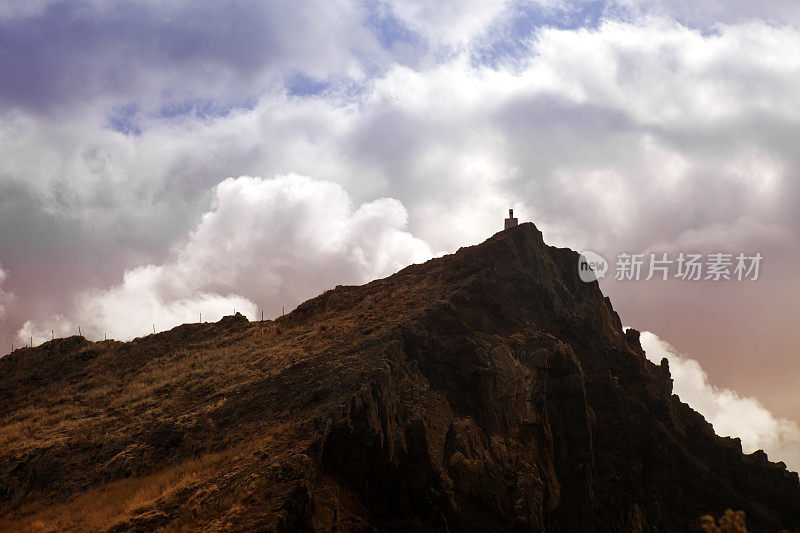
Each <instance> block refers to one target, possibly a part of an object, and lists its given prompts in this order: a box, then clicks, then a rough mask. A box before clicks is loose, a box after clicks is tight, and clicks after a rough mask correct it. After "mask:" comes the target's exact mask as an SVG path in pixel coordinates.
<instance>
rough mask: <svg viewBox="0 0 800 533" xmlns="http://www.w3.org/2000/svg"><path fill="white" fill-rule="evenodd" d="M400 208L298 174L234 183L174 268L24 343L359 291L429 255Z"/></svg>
mask: <svg viewBox="0 0 800 533" xmlns="http://www.w3.org/2000/svg"><path fill="white" fill-rule="evenodd" d="M407 219H408V214H407V212H406V210H405V208H404V207H403V205H402V204H401V203H400V202H398V201H397V200H394V199H391V198H381V199H378V200H374V201H371V202H368V203H364V204H362V205H359V206H358V207H356V208H355V209H354V208H353V205H352V201H351V199H350V197H349V195H348V194H347V193H346V192H345V190H344V189H343V188H342V187H341V186H339V185H337V184H335V183H331V182H326V181H318V180H313V179H311V178H308V177H303V176H298V175H286V176H278V177H275V178H272V179H263V178H253V177H240V178H229V179H227V180H225V181H223V182H222V183H220V184H219V185H217V186H216V187H215V189H214V204H213V208H212V210H211V211H208V212H207V213H205V214H204V215H203V217H202V220H201V222H200V223H199V225H198V226H197V227H196V228H195V230H194V231H193V232H192V233H191V235H190V237H189V239H188V241H187V242H186V243H184V244H183V245H182V246H180V247H178V248H177V249H176V250H175V252H174V254H173V257H172V259H171V260H170V261H167V262H164V263H162V264H158V265H152V264H150V265H146V266H140V267H137V268H134V269H131V270H128V271H126V272H125V274H124V277H123V280H122V282H121V283H119V284H118V285H115V286H113V287H111V288H110V289H107V290H90V291H86V292H84V293H82V294H80V295H79V296H78V297H77V299H76V301H75V302H74V305H73V306H72V309H71V310H70V311H69V312H68V313H65V314H55V315H51V316H49V317H47V318H45V319H42V320H37V321H28V322H26V323H25V324H24V325H23V327H22V328H21V329H20V330H19V332H18V335H17V336H18V338H19V339H23V340H24V339H27V338H29V337H31V336H33V337H34V342H41V341H43V340H46V339H47V338H49V336H50V333H51V330H54V331H55V333H56V334H57V335H69V334H74V333H75V332H76V331H77V326H81V330H82V332H84V333H85V334H86V335H87V336H89V337H94V338H102V337H103V336H104V335H105V334H108V335H109V336H110V337H114V338H119V339H130V338H132V337H136V336H140V335H144V334H147V333H148V332H149V331H151V330H152V328H153V327H154V326H155V328H156V329H157V330H163V329H167V328H170V327H173V326H176V325H178V324H181V323H184V322H195V321H197V320H199V315H200V313H202V314H203V317H204V319H205V320H217V319H219V318H220V316H222V315H224V314H231V313H232V312H233V309H234V308H235V309H237V310H238V311H240V312H242V313H243V314H245V315H247V316H249V317H250V318H251V319H254V318H256V317H257V316H260V315H258V311H259V310H260V309H264V310H265V311H266V316H268V317H270V316H274V315H276V314H279V313H280V311H281V309H282V307H284V306H285V307H286V309H287V310H290V309H291V308H292V307H294V306H295V305H296V304H298V303H299V302H301V301H303V300H305V299H307V298H310V297H312V296H315V295H317V294H319V293H320V292H322V291H323V290H325V289H327V288H330V287H331V286H333V285H336V284H340V283H363V282H365V281H368V280H371V279H375V278H377V277H381V276H385V275H388V274H390V273H393V272H394V271H396V270H398V269H399V268H401V267H403V266H406V265H408V264H410V263H413V262H420V261H424V260H427V259H429V258H430V257H431V255H432V253H431V250H430V248H429V247H428V245H427V244H426V243H424V242H423V241H421V240H420V239H417V238H415V237H414V236H412V235H411V234H409V233H408V232H406V231H404V230H403V228H404V226H405V225H406V223H407Z"/></svg>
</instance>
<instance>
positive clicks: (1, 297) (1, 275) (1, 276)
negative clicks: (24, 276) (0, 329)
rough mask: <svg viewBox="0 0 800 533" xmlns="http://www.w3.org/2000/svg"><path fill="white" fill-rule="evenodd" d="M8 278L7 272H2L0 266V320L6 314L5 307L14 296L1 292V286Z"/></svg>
mask: <svg viewBox="0 0 800 533" xmlns="http://www.w3.org/2000/svg"><path fill="white" fill-rule="evenodd" d="M7 277H8V272H6V271H5V270H3V268H2V266H0V318H3V316H4V315H5V314H6V307H7V306H8V304H10V303H11V302H12V301H13V300H14V294H13V293H9V292H5V291H4V290H3V284H4V283H5V281H6V278H7Z"/></svg>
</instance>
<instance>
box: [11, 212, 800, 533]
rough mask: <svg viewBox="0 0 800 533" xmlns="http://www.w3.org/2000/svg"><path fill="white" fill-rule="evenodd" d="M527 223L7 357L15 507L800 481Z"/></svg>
mask: <svg viewBox="0 0 800 533" xmlns="http://www.w3.org/2000/svg"><path fill="white" fill-rule="evenodd" d="M577 261H578V255H577V254H576V253H575V252H573V251H571V250H568V249H559V248H552V247H549V246H547V245H545V244H544V243H543V242H542V238H541V233H540V232H539V231H538V230H537V229H536V228H535V227H534V226H533V225H532V224H522V225H520V226H517V227H515V228H511V229H509V230H506V231H503V232H501V233H498V234H497V235H495V236H494V237H492V238H491V239H489V240H487V241H486V242H484V243H483V244H480V245H478V246H473V247H470V248H464V249H461V250H459V251H458V252H457V253H456V254H453V255H449V256H445V257H442V258H438V259H434V260H431V261H429V262H427V263H425V264H422V265H413V266H411V267H408V268H406V269H404V270H402V271H400V272H398V273H397V274H395V275H393V276H391V277H389V278H386V279H383V280H377V281H374V282H372V283H369V284H367V285H364V286H359V287H337V288H336V289H335V290H331V291H328V292H326V293H324V294H322V295H321V296H319V297H317V298H315V299H312V300H309V301H308V302H305V303H304V304H302V305H300V306H299V307H298V308H297V309H296V310H295V311H294V312H293V313H291V314H289V315H287V316H286V317H282V318H281V319H278V320H277V321H274V322H273V321H269V322H253V323H250V322H247V320H246V319H244V318H242V317H228V318H226V319H223V321H221V322H219V323H216V324H193V325H189V324H187V325H184V326H180V327H178V328H175V329H174V330H172V331H169V332H165V333H162V334H158V335H151V336H148V337H145V338H142V339H137V340H135V341H133V342H130V343H118V342H113V341H107V342H99V343H91V342H88V341H86V340H84V339H82V338H78V337H73V338H69V339H57V340H56V341H53V342H49V343H46V344H45V345H43V346H41V347H38V348H35V349H23V350H17V351H16V352H14V353H13V354H11V355H10V356H7V357H5V358H3V359H0V424H2V433H0V443H1V444H2V447H0V527H5V528H18V527H28V528H31V529H36V528H43V529H47V528H54V529H69V528H73V529H84V528H87V527H92V528H96V529H101V530H103V529H105V530H119V531H123V530H129V529H137V528H139V529H151V528H154V527H159V526H168V525H169V526H173V527H188V528H197V527H202V528H203V529H206V530H251V529H261V530H286V531H289V530H292V531H294V530H320V531H332V530H338V531H342V530H344V531H359V530H361V531H372V530H436V531H500V530H519V531H568V532H572V531H581V532H590V531H626V532H627V531H686V530H691V529H692V528H694V527H697V525H698V524H699V522H698V517H700V516H701V515H703V514H706V513H713V514H719V513H721V511H723V510H724V509H726V508H729V507H730V508H735V509H743V510H744V511H746V513H747V516H748V525H749V526H750V528H751V530H754V531H778V530H780V529H782V528H787V529H788V528H794V527H797V526H798V524H799V523H800V484H799V483H798V476H797V474H796V473H794V472H789V471H787V470H786V468H785V466H784V465H783V464H782V463H777V464H776V463H770V462H769V461H768V460H767V458H766V456H765V455H764V454H763V452H756V453H754V454H750V455H743V454H742V450H741V444H740V442H739V441H738V439H729V438H720V437H717V436H716V435H715V434H714V433H713V430H712V428H711V426H710V425H709V424H708V423H707V422H706V421H705V420H704V419H703V418H702V417H701V416H700V415H698V414H697V413H695V412H694V411H692V410H691V409H690V408H689V407H688V406H687V405H685V404H683V403H682V402H681V401H680V400H679V399H678V398H677V397H676V396H674V395H672V393H671V391H672V384H671V379H670V374H669V368H668V367H667V364H666V361H664V362H662V364H661V365H660V366H657V365H654V364H652V363H650V362H649V361H647V359H646V358H645V357H644V353H643V352H642V348H641V346H640V344H639V339H638V333H637V332H636V331H634V330H629V331H628V332H627V333H626V332H623V331H622V328H621V324H620V321H619V318H618V316H617V315H616V313H615V312H614V310H613V309H612V306H611V303H610V302H609V300H608V299H607V298H604V297H603V295H602V293H601V292H600V290H599V288H598V286H597V283H588V284H587V283H583V282H581V281H580V279H579V278H578V276H577Z"/></svg>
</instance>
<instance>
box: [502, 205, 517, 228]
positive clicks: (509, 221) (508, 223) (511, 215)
mask: <svg viewBox="0 0 800 533" xmlns="http://www.w3.org/2000/svg"><path fill="white" fill-rule="evenodd" d="M516 225H517V219H516V218H514V210H513V209H509V210H508V218H507V219H506V227H505V228H503V229H508V228H513V227H514V226H516Z"/></svg>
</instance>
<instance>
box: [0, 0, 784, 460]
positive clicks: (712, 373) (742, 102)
mask: <svg viewBox="0 0 800 533" xmlns="http://www.w3.org/2000/svg"><path fill="white" fill-rule="evenodd" d="M0 73H2V74H0V346H2V347H4V348H0V353H7V352H8V351H9V350H10V348H11V345H12V344H14V345H15V346H20V345H24V344H26V343H30V342H31V339H32V340H33V342H34V344H38V343H41V342H43V341H45V340H47V339H49V338H51V336H52V335H54V334H55V335H57V336H66V335H71V334H75V333H77V328H78V327H79V326H80V327H81V331H82V333H83V334H84V335H85V336H87V337H88V338H90V339H102V338H103V337H104V336H106V335H107V336H108V337H109V338H118V339H123V340H124V339H130V338H134V337H137V336H142V335H145V334H147V333H148V332H151V331H152V330H153V329H154V328H155V329H156V330H159V331H160V330H164V329H169V328H171V327H173V326H175V325H177V324H180V323H183V322H194V321H197V320H199V316H200V313H202V314H203V319H204V320H217V319H219V318H220V317H221V316H222V315H224V314H230V313H232V312H233V310H234V309H236V310H238V311H240V312H243V313H245V314H246V315H247V316H249V317H250V318H251V319H253V318H259V317H260V313H261V312H262V311H263V312H264V314H265V317H268V318H271V317H275V316H277V315H279V314H280V313H281V312H282V309H286V310H287V311H288V310H290V309H292V308H294V306H295V305H297V304H298V303H300V302H301V301H304V300H306V299H308V298H310V297H313V296H315V295H317V294H319V293H320V292H322V291H323V290H325V289H327V288H331V287H333V286H335V285H337V284H352V283H363V282H366V281H369V280H371V279H375V278H377V277H383V276H386V275H389V274H391V273H393V272H394V271H396V270H398V269H399V268H401V267H403V266H405V265H408V264H410V263H413V262H421V261H424V260H426V259H428V258H430V257H433V256H436V255H439V254H442V253H449V252H453V251H455V250H457V249H458V248H459V247H460V246H465V245H471V244H475V243H478V242H481V241H483V240H484V239H486V238H487V237H489V236H490V235H492V234H493V233H494V232H495V231H497V230H500V229H502V224H503V218H504V216H506V212H507V209H508V208H514V210H515V214H516V216H518V217H519V218H520V219H521V220H523V221H532V222H534V223H535V224H536V225H537V227H539V229H541V230H542V232H543V234H544V237H545V240H546V242H548V243H549V244H552V245H557V246H568V247H570V248H573V249H575V250H579V251H583V250H592V251H595V252H597V253H599V254H601V255H602V256H603V257H605V258H606V259H607V260H608V261H609V264H610V269H609V272H608V275H607V277H606V278H605V279H603V280H601V288H602V289H603V291H604V292H605V293H606V294H607V295H609V296H610V297H611V299H612V302H613V303H614V306H615V308H616V309H617V311H618V312H619V313H620V315H621V317H622V321H623V323H624V324H626V325H627V326H630V327H635V328H636V329H639V330H642V331H647V332H648V333H647V335H645V336H643V339H645V340H646V344H648V343H649V344H648V346H649V348H648V350H649V351H648V357H650V358H651V359H653V360H655V361H660V359H661V357H662V356H668V358H670V361H671V363H672V365H671V367H672V368H673V374H674V375H675V376H674V377H675V380H676V384H675V389H676V392H677V393H678V394H679V395H680V396H681V397H682V398H683V399H685V400H687V401H689V403H690V404H692V405H694V406H695V407H696V408H698V409H700V411H701V413H703V414H704V415H705V416H706V417H707V418H708V419H709V421H711V422H712V423H713V424H714V425H715V428H716V429H717V430H718V431H719V432H724V433H725V434H731V435H739V436H741V437H742V439H743V444H744V445H745V449H746V450H749V451H752V450H753V449H757V448H761V447H763V448H764V449H765V450H766V451H767V452H768V454H769V455H770V458H772V459H774V460H778V459H783V460H785V461H787V462H788V463H790V465H792V466H793V467H794V468H795V469H797V468H800V429H798V422H800V395H798V393H797V389H798V383H799V382H800V357H798V356H800V349H798V346H799V345H800V328H799V327H798V315H799V314H800V277H799V276H798V269H797V265H798V264H799V263H800V216H798V214H799V213H800V151H798V150H797V149H796V146H797V144H798V141H800V100H798V97H797V87H800V4H797V2H795V1H794V0H758V1H756V0H708V1H705V2H695V1H690V0H661V1H657V0H585V1H583V0H577V1H572V2H566V1H562V0H527V1H521V0H520V1H517V0H506V1H497V0H492V1H483V0H461V1H455V0H437V1H423V0H399V1H395V2H388V1H381V0H359V1H356V0H353V1H348V0H343V1H340V2H329V1H326V0H320V1H314V0H309V1H285V2H284V1H273V2H262V1H260V0H258V1H256V0H253V1H249V0H238V1H230V2H218V1H210V0H208V1H203V0H200V1H188V0H163V1H156V0H137V1H133V0H115V1H111V0H74V1H73V0H71V1H60V0H6V1H4V2H2V3H0ZM621 253H628V254H644V257H649V254H657V256H659V257H661V255H662V254H664V253H666V254H668V257H669V258H673V259H674V258H676V257H677V256H678V255H679V254H680V253H685V254H689V253H695V254H701V255H702V256H703V257H707V256H708V255H709V254H714V253H730V254H732V256H734V257H735V256H736V255H737V254H739V253H744V254H746V256H747V257H751V256H753V255H755V254H756V253H758V254H761V256H763V260H762V262H761V263H760V269H759V272H758V277H757V279H744V280H742V281H739V280H736V279H731V280H725V279H722V280H719V281H714V280H713V279H712V280H705V279H700V280H684V279H679V278H675V277H674V276H673V275H672V272H670V275H669V279H668V280H667V281H663V280H661V279H659V277H655V278H654V279H651V280H649V281H648V280H645V279H640V280H635V279H633V280H617V279H614V278H615V276H614V274H615V268H616V264H617V259H618V257H619V254H621ZM673 267H675V265H673ZM645 271H646V267H645ZM751 277H754V276H751ZM643 278H644V276H643ZM648 346H646V347H648ZM676 368H680V372H676ZM678 374H679V376H678Z"/></svg>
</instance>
